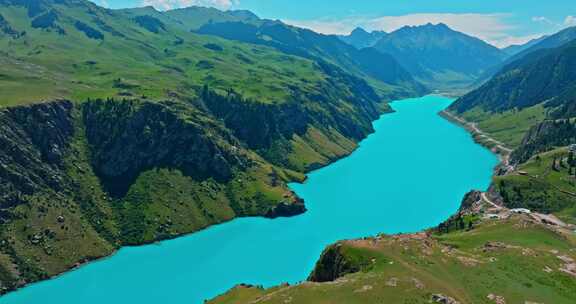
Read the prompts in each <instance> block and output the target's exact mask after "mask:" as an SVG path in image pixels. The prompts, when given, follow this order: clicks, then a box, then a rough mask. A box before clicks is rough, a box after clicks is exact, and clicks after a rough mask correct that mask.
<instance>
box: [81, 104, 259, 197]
mask: <svg viewBox="0 0 576 304" xmlns="http://www.w3.org/2000/svg"><path fill="white" fill-rule="evenodd" d="M82 110H83V116H84V124H85V126H86V138H87V140H88V142H89V143H90V147H91V150H92V155H93V160H92V161H93V166H94V169H95V171H96V173H97V175H98V176H99V177H100V179H101V181H102V182H103V184H104V185H105V187H106V188H107V190H108V191H109V192H110V193H111V194H112V195H114V196H117V197H119V196H122V195H124V194H125V193H126V191H127V190H128V188H129V187H130V185H132V183H133V182H134V180H135V179H136V177H137V176H138V175H139V174H140V173H142V172H143V171H146V170H149V169H152V168H158V167H160V168H177V169H180V170H182V172H183V173H184V174H186V175H188V176H192V177H195V178H197V179H206V178H210V177H211V178H214V179H216V180H218V181H223V182H224V181H227V180H229V179H230V178H231V177H232V171H233V168H234V167H235V166H238V167H241V168H242V167H245V166H247V165H248V160H247V159H246V158H245V157H244V156H242V155H241V154H240V153H239V152H238V151H239V149H238V148H237V147H238V146H240V144H239V143H238V142H237V141H236V140H235V139H234V138H233V137H232V136H231V135H230V134H229V133H228V132H227V131H226V130H224V129H223V128H222V126H221V125H218V124H217V123H215V122H213V121H210V120H209V119H206V118H202V117H200V116H199V115H198V113H194V111H193V109H190V108H185V107H179V106H178V104H168V103H153V102H141V103H139V102H133V101H113V100H108V101H93V102H88V103H84V104H83V106H82Z"/></svg>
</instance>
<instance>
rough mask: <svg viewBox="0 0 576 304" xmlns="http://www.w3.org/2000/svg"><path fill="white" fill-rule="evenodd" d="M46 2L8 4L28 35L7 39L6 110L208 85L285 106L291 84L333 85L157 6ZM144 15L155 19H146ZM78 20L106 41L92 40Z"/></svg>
mask: <svg viewBox="0 0 576 304" xmlns="http://www.w3.org/2000/svg"><path fill="white" fill-rule="evenodd" d="M41 3H47V4H46V8H45V9H44V10H43V11H41V13H40V14H39V15H38V16H34V17H30V16H29V12H28V9H27V8H25V7H24V6H20V5H6V4H1V5H0V15H2V16H3V17H4V19H5V20H6V22H7V23H8V24H10V26H11V27H12V28H14V29H15V30H16V31H18V32H20V33H25V34H23V35H22V36H19V37H14V36H10V35H5V34H0V50H1V51H2V53H3V56H2V60H3V62H5V63H6V64H2V65H1V66H0V75H3V76H2V77H0V87H2V88H6V89H2V90H1V93H0V94H2V95H0V100H2V102H1V103H2V104H4V105H6V104H18V103H26V102H36V101H38V99H39V98H50V97H52V98H53V97H66V98H74V99H78V100H83V99H85V98H88V97H91V98H98V97H103V98H104V97H114V96H117V95H119V94H120V95H123V96H131V95H132V96H141V95H145V96H147V97H149V98H165V97H168V96H183V97H189V96H193V95H194V89H195V88H198V87H199V86H201V85H203V84H208V85H210V86H212V87H214V88H220V89H222V90H228V89H234V90H236V91H237V92H240V93H242V94H243V95H244V96H246V97H252V98H254V99H257V100H259V101H261V102H282V101H284V100H285V99H287V98H288V97H289V95H288V92H289V91H287V90H286V89H285V88H286V87H294V88H298V89H299V90H301V91H303V92H312V93H314V92H316V91H315V87H316V86H317V84H318V83H321V82H323V81H325V80H326V78H325V76H324V75H322V72H321V71H319V69H318V67H316V66H315V65H314V63H313V62H311V61H310V60H306V59H302V58H298V57H295V56H288V55H285V54H282V53H279V52H277V51H274V50H272V49H270V48H266V47H261V46H254V45H247V44H241V43H237V42H234V43H231V42H228V41H225V40H222V39H217V38H213V37H206V36H199V35H195V34H193V33H190V32H189V31H188V30H184V29H183V28H182V26H180V25H179V24H178V23H177V22H175V21H173V20H172V19H171V18H169V17H167V16H164V15H162V14H160V13H159V12H155V11H154V10H152V9H147V10H144V9H142V10H135V11H112V10H106V9H103V8H100V7H97V6H95V5H93V4H91V3H90V2H87V1H79V0H78V1H75V0H67V1H58V2H54V3H52V1H48V0H46V1H42V2H41ZM51 12H55V15H56V16H57V19H56V20H54V22H53V24H47V25H43V26H44V27H37V28H34V27H33V25H32V24H33V22H34V20H37V19H38V18H41V17H43V16H44V15H46V14H50V13H51ZM143 16H144V17H146V18H147V19H143V20H140V19H138V18H139V17H140V18H142V17H143ZM80 20H81V21H80ZM77 22H81V23H82V24H84V25H86V27H88V28H90V29H92V30H93V31H94V32H96V33H98V34H99V35H101V38H90V37H89V36H88V35H87V34H86V33H85V32H83V31H81V30H79V29H78V27H77ZM147 22H148V23H150V24H152V25H149V24H148V23H147ZM156 23H158V25H154V24H156ZM37 26H38V25H37ZM155 26H157V27H158V28H155ZM30 81H32V83H38V85H39V90H19V91H18V92H19V93H18V94H15V93H14V92H15V91H16V89H17V88H18V85H21V84H22V82H30ZM15 95H16V96H15Z"/></svg>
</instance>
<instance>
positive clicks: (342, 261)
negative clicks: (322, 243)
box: [308, 244, 362, 282]
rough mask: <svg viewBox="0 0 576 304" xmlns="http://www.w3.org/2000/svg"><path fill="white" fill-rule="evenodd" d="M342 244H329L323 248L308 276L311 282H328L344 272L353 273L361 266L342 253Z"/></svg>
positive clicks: (344, 273) (341, 275)
mask: <svg viewBox="0 0 576 304" xmlns="http://www.w3.org/2000/svg"><path fill="white" fill-rule="evenodd" d="M341 250H342V245H341V244H335V245H331V246H329V247H328V248H326V249H325V250H324V252H323V253H322V255H321V256H320V259H319V260H318V262H316V266H315V267H314V270H313V271H312V273H311V274H310V276H309V277H308V281H311V282H330V281H335V280H336V279H338V278H341V277H343V276H344V275H346V274H350V273H355V272H358V271H360V270H361V269H362V268H361V266H360V265H358V264H356V263H353V262H352V261H350V260H349V258H348V257H347V256H346V255H345V254H343V253H342V251H341Z"/></svg>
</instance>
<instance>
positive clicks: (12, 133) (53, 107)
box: [0, 100, 74, 209]
mask: <svg viewBox="0 0 576 304" xmlns="http://www.w3.org/2000/svg"><path fill="white" fill-rule="evenodd" d="M72 107H73V106H72V103H71V102H69V101H65V100H62V101H56V102H53V103H46V104H37V105H31V106H23V107H16V108H8V109H4V110H2V111H0V209H2V208H9V207H12V206H14V205H17V204H19V203H21V202H22V200H21V196H22V195H30V194H33V193H35V192H37V191H39V190H40V189H44V188H51V189H53V190H55V191H58V190H62V189H63V187H64V185H63V184H64V177H65V176H64V172H63V171H62V168H61V165H62V157H63V155H64V154H65V153H66V152H67V150H68V148H69V144H70V138H71V137H72V136H73V134H74V127H73V122H72V116H71V110H72Z"/></svg>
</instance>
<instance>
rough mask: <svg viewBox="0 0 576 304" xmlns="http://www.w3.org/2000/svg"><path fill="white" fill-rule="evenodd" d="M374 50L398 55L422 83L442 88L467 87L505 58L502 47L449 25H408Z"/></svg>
mask: <svg viewBox="0 0 576 304" xmlns="http://www.w3.org/2000/svg"><path fill="white" fill-rule="evenodd" d="M374 47H375V48H377V49H378V50H380V51H381V52H384V53H388V54H391V55H392V56H394V57H395V58H396V59H398V60H399V61H400V63H401V64H402V65H403V66H404V67H406V68H407V69H408V70H409V71H410V72H411V73H412V75H414V76H415V77H417V78H418V79H419V80H420V81H422V82H424V83H425V84H428V85H429V86H431V87H434V88H440V89H443V88H458V87H466V86H467V85H469V84H470V83H472V82H473V81H474V80H475V78H476V77H478V75H480V74H481V73H482V72H483V71H484V70H486V69H488V68H489V67H491V66H494V65H497V64H499V63H501V62H502V61H503V60H504V58H505V54H504V53H503V52H502V51H501V50H499V49H498V48H496V47H494V46H491V45H489V44H488V43H486V42H485V41H482V40H480V39H478V38H476V37H472V36H470V35H467V34H464V33H462V32H459V31H456V30H453V29H451V28H450V27H449V26H448V25H446V24H445V23H436V24H433V23H431V22H429V23H426V24H422V25H413V26H404V27H402V28H400V29H398V30H396V31H394V32H392V33H390V34H388V35H386V36H384V37H383V38H382V39H381V40H380V41H378V42H377V43H376V44H375V46H374Z"/></svg>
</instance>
